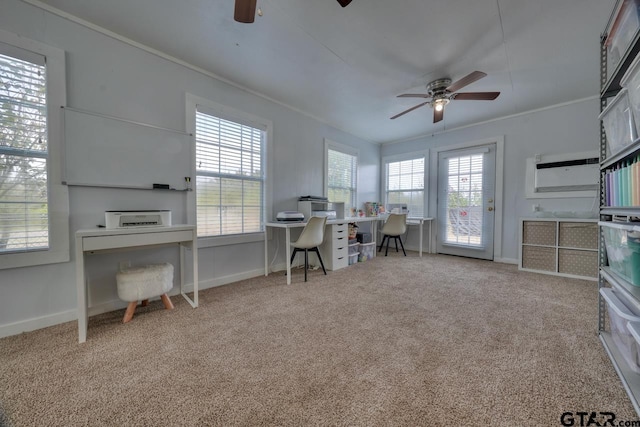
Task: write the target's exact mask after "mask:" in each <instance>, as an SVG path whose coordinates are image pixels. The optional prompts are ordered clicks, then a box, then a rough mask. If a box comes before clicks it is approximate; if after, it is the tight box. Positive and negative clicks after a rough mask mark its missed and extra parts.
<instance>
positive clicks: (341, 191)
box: [325, 141, 358, 212]
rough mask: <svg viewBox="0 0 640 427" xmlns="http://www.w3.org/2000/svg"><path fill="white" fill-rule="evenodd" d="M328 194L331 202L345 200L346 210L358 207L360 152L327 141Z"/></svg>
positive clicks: (326, 180)
mask: <svg viewBox="0 0 640 427" xmlns="http://www.w3.org/2000/svg"><path fill="white" fill-rule="evenodd" d="M325 159H326V177H325V183H326V194H327V197H328V199H329V201H330V202H344V205H345V211H346V212H349V211H350V209H351V208H356V207H357V194H358V152H357V151H356V150H354V149H352V148H349V147H346V146H343V145H340V144H336V143H334V142H331V141H325Z"/></svg>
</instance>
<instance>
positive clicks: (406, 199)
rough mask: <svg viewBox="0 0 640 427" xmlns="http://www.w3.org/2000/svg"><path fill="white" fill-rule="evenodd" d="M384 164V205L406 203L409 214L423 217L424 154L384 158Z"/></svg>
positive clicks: (390, 205)
mask: <svg viewBox="0 0 640 427" xmlns="http://www.w3.org/2000/svg"><path fill="white" fill-rule="evenodd" d="M384 164H385V181H386V182H385V196H386V197H385V202H386V205H387V206H389V207H393V205H397V204H402V205H406V206H407V209H408V210H409V215H410V216H413V217H423V216H424V182H425V156H424V155H420V156H417V157H413V158H408V159H402V160H393V159H386V160H385V161H384Z"/></svg>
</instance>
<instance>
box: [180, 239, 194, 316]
mask: <svg viewBox="0 0 640 427" xmlns="http://www.w3.org/2000/svg"><path fill="white" fill-rule="evenodd" d="M189 247H191V253H192V255H193V265H192V268H193V299H191V298H189V295H187V293H186V292H185V289H184V264H185V263H184V259H185V253H186V250H187V246H186V245H185V243H184V242H182V243H180V294H182V297H183V298H184V299H186V300H187V302H188V303H189V304H190V305H191V307H193V308H196V307H198V242H197V240H193V241H192V242H191V243H189Z"/></svg>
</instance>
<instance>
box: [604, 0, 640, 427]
mask: <svg viewBox="0 0 640 427" xmlns="http://www.w3.org/2000/svg"><path fill="white" fill-rule="evenodd" d="M622 4H623V0H617V1H616V5H615V7H614V9H613V11H612V12H611V16H610V17H609V21H608V22H607V27H606V29H605V31H604V32H603V33H602V36H601V38H600V86H601V88H600V89H601V90H600V111H603V110H604V109H605V108H606V107H607V99H608V98H609V97H612V96H615V95H616V94H617V93H618V92H619V91H620V89H621V86H620V80H621V79H622V76H623V75H624V74H625V72H626V71H627V69H628V68H629V66H630V65H631V63H632V62H633V60H634V59H635V58H636V56H637V55H639V54H640V31H637V32H636V34H635V35H634V37H633V40H632V42H631V44H630V46H629V48H628V49H627V51H626V52H625V53H624V55H622V59H621V60H620V62H619V64H618V65H617V66H616V68H615V69H614V70H613V72H612V73H611V75H607V48H606V46H605V41H606V38H607V31H608V30H609V29H610V28H611V24H612V23H613V20H614V19H615V17H616V15H617V13H618V11H619V10H620V8H621V7H622ZM606 147H607V138H606V134H605V131H604V126H603V125H602V123H600V206H601V208H600V221H611V220H612V218H613V216H614V215H620V216H626V217H640V206H638V207H608V206H605V203H606V187H605V171H606V169H608V168H610V167H612V166H614V165H615V164H616V163H617V162H620V161H623V160H627V159H630V158H632V157H633V156H636V155H638V154H639V153H640V139H638V140H636V141H634V142H633V144H631V145H630V146H628V147H625V148H624V150H622V151H621V152H619V153H616V154H615V155H612V156H609V157H607V150H606ZM598 262H599V264H600V269H599V277H598V289H600V288H602V287H605V286H612V287H614V288H615V289H616V290H617V291H618V292H620V293H621V294H622V295H624V297H625V298H626V299H627V301H629V302H630V303H631V304H633V305H635V306H636V307H638V308H639V309H640V288H639V287H636V286H634V285H632V284H630V283H629V282H627V281H626V280H624V279H623V278H621V277H620V276H618V275H617V274H615V272H613V271H612V270H611V269H609V268H608V267H607V254H606V248H605V242H604V234H603V231H602V227H600V230H599V248H598ZM606 317H607V307H606V302H605V301H604V299H603V298H602V296H600V294H598V335H599V336H600V341H601V342H602V345H603V346H604V348H605V350H606V352H607V354H608V355H609V358H610V359H611V363H612V364H613V366H614V368H615V370H616V372H617V373H618V376H619V377H620V380H621V381H622V385H623V386H624V388H625V390H626V391H627V394H628V395H629V398H630V399H631V403H632V404H633V407H634V408H635V410H636V412H637V413H638V415H640V374H637V373H635V372H633V371H632V370H631V368H630V367H629V365H628V364H627V362H626V361H625V359H624V358H623V356H622V355H621V353H620V352H619V351H618V348H617V347H616V345H615V343H614V342H613V339H612V337H611V333H610V332H609V331H607V330H606V324H607V321H606Z"/></svg>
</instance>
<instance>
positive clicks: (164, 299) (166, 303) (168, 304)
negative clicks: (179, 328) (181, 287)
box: [160, 294, 173, 310]
mask: <svg viewBox="0 0 640 427" xmlns="http://www.w3.org/2000/svg"><path fill="white" fill-rule="evenodd" d="M160 298H161V299H162V302H163V303H164V308H165V309H167V310H173V303H172V302H171V299H170V298H169V296H168V295H167V294H162V295H160Z"/></svg>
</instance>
